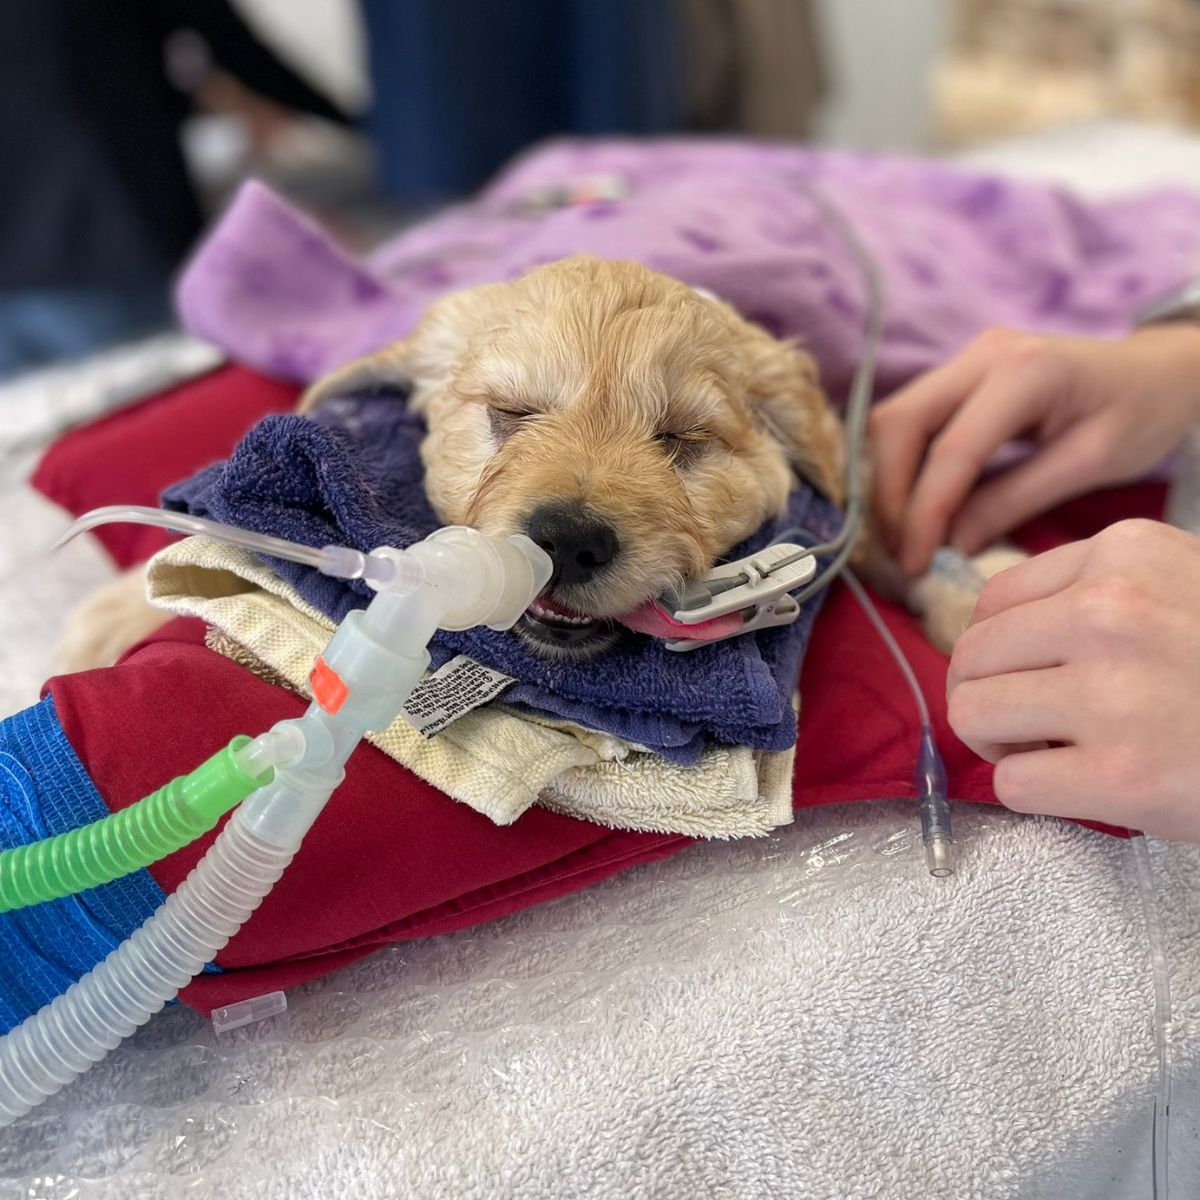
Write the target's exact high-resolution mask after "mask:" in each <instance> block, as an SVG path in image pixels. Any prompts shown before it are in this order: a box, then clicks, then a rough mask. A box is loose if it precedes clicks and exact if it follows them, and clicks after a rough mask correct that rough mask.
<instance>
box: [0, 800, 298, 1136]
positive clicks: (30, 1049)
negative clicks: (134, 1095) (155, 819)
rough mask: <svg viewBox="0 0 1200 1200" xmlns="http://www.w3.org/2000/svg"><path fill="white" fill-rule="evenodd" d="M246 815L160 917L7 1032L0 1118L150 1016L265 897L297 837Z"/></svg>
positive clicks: (38, 1097)
mask: <svg viewBox="0 0 1200 1200" xmlns="http://www.w3.org/2000/svg"><path fill="white" fill-rule="evenodd" d="M241 817H242V812H241V810H239V811H238V812H235V813H234V815H233V816H232V817H231V818H230V819H229V822H228V824H227V825H226V826H225V829H224V830H222V832H221V835H220V837H218V838H217V841H216V842H215V843H214V845H213V847H212V848H211V849H210V850H209V852H208V853H207V854H206V855H205V856H204V858H203V859H202V860H201V862H200V863H199V864H198V865H197V866H196V868H195V869H194V870H193V871H192V873H191V874H190V875H189V876H188V877H187V879H186V880H184V882H183V883H182V884H181V885H180V886H179V888H178V890H177V891H176V892H175V893H174V895H172V896H171V897H170V898H169V899H168V900H167V901H166V902H165V903H164V904H163V905H162V907H161V908H159V910H158V911H157V912H156V913H155V914H154V916H152V917H151V918H150V919H149V920H148V921H147V922H146V923H145V924H144V925H143V926H142V927H141V928H140V929H138V930H137V931H136V932H135V933H134V934H133V935H132V936H131V937H129V938H128V939H127V940H126V941H125V942H123V943H122V944H121V945H120V946H119V947H118V948H117V949H116V950H114V951H113V952H112V953H111V954H110V955H109V956H108V957H107V958H106V959H105V960H104V961H103V962H102V963H100V965H99V966H97V967H95V968H94V969H93V970H91V971H90V972H88V974H87V975H85V976H84V977H83V978H82V979H80V980H79V981H78V982H76V983H74V984H72V985H71V987H70V988H68V989H67V991H65V992H64V993H63V994H62V995H61V996H59V997H57V998H56V999H55V1000H54V1001H53V1002H52V1003H50V1004H49V1005H47V1006H46V1007H45V1008H43V1009H42V1010H41V1011H40V1012H38V1013H35V1014H34V1015H33V1016H31V1017H29V1018H28V1019H26V1020H25V1021H23V1022H22V1023H21V1024H20V1025H18V1026H17V1028H16V1029H14V1030H13V1031H12V1032H11V1033H9V1034H8V1036H7V1037H5V1038H4V1039H3V1040H2V1041H0V1124H2V1125H8V1124H10V1123H11V1122H12V1121H14V1120H15V1119H16V1118H17V1117H20V1116H22V1115H24V1114H25V1113H27V1112H29V1110H30V1109H32V1108H33V1107H34V1106H35V1105H38V1104H40V1103H41V1102H42V1101H43V1100H45V1099H46V1097H48V1096H51V1095H53V1094H54V1093H55V1092H57V1091H58V1090H59V1089H60V1088H62V1087H65V1086H66V1085H67V1084H68V1083H70V1082H71V1081H72V1080H74V1079H76V1078H77V1077H78V1076H79V1075H81V1074H82V1073H83V1072H84V1071H86V1070H87V1069H88V1067H90V1066H92V1065H93V1064H94V1063H97V1062H99V1061H100V1059H102V1058H103V1057H104V1056H105V1055H106V1054H107V1053H108V1052H109V1051H110V1050H112V1049H114V1048H115V1047H116V1046H117V1045H118V1043H120V1042H121V1041H122V1039H124V1038H126V1037H128V1036H129V1035H130V1034H131V1033H133V1032H134V1030H136V1029H137V1028H138V1027H139V1026H140V1025H143V1024H145V1022H146V1021H148V1020H149V1019H150V1017H151V1016H152V1015H153V1014H154V1013H156V1012H157V1011H158V1010H159V1009H160V1008H162V1006H163V1005H164V1004H165V1003H166V1002H167V1001H168V1000H169V999H171V997H172V996H174V995H175V994H176V992H178V991H179V989H180V988H182V987H183V986H184V985H185V984H187V983H189V982H190V981H191V980H192V978H193V977H194V976H196V975H197V974H198V973H199V972H200V971H201V970H203V968H204V964H205V963H207V962H210V961H211V960H212V958H213V957H214V956H215V955H216V953H217V952H218V951H219V950H220V949H221V948H222V947H223V946H224V945H225V943H226V942H228V941H229V939H230V938H231V937H233V935H234V934H235V933H237V931H238V930H239V929H240V928H241V927H242V925H243V924H244V923H245V922H246V920H247V918H249V916H250V914H251V913H252V912H253V911H254V910H255V909H256V908H257V907H258V906H259V904H260V903H261V902H262V899H263V897H264V896H265V895H266V894H267V892H269V891H270V890H271V887H272V885H273V884H274V883H275V881H276V880H277V879H278V878H279V877H280V875H282V874H283V872H284V869H285V868H286V867H287V865H288V863H290V862H291V860H292V856H293V855H294V854H295V852H296V846H295V845H288V846H280V845H272V844H270V843H269V842H267V841H264V840H263V839H261V838H259V837H256V836H255V835H254V834H252V833H251V832H249V831H248V830H247V829H246V828H245V824H244V822H243V821H242V820H241ZM297 845H298V842H297Z"/></svg>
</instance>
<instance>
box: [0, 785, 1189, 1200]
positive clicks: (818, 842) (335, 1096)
mask: <svg viewBox="0 0 1200 1200" xmlns="http://www.w3.org/2000/svg"><path fill="white" fill-rule="evenodd" d="M957 817H958V823H959V829H960V847H961V853H962V867H961V872H960V875H959V877H957V878H956V879H954V880H952V881H945V882H939V881H933V880H930V878H929V876H928V875H927V874H926V872H925V869H924V865H923V862H922V857H921V846H920V837H919V829H918V825H917V823H916V820H915V813H914V810H913V806H912V805H910V804H905V803H898V802H897V803H881V804H877V805H860V806H855V807H853V808H848V809H847V808H842V809H833V810H825V811H818V812H810V813H805V814H801V816H800V818H799V821H798V824H797V826H795V827H793V828H790V829H788V830H784V831H781V832H780V833H779V834H778V835H776V836H772V837H770V838H766V839H761V840H755V841H743V842H735V843H721V844H713V845H705V846H699V847H695V848H693V849H691V850H689V851H687V852H684V853H682V854H680V855H678V856H676V857H675V858H673V859H670V860H667V861H665V862H663V863H659V864H655V865H653V866H649V867H643V868H637V869H635V870H632V871H629V872H626V873H625V874H623V875H620V876H618V877H616V878H614V879H613V880H611V881H609V882H607V883H605V884H603V885H601V886H598V887H595V888H591V889H589V890H587V891H584V892H581V893H578V894H576V895H574V896H571V897H567V898H565V899H563V900H561V901H558V902H555V903H553V904H549V905H545V906H542V907H539V908H535V909H531V910H529V911H527V912H524V913H521V914H518V915H517V916H515V917H512V918H509V919H506V920H504V921H499V922H495V923H492V924H490V925H487V926H483V927H479V928H477V929H475V930H471V931H468V932H466V933H464V934H457V935H451V936H447V937H441V938H432V939H427V940H423V941H420V942H413V943H402V944H399V945H396V946H394V947H391V948H389V949H387V950H385V951H382V952H380V953H378V954H376V955H374V956H373V957H371V958H369V959H365V960H363V961H362V962H360V963H358V964H355V965H354V966H352V967H350V968H348V969H346V970H345V971H342V972H340V973H339V974H338V975H335V976H331V977H329V978H327V979H325V980H322V981H320V982H318V983H317V984H314V985H312V986H309V987H305V988H301V989H297V990H296V991H295V992H293V993H291V994H290V996H289V1003H288V1010H287V1012H286V1013H284V1014H281V1015H279V1016H276V1017H274V1018H271V1019H268V1020H265V1021H262V1022H257V1023H254V1024H250V1025H246V1026H244V1027H242V1028H240V1029H236V1030H233V1031H230V1032H226V1033H222V1034H220V1035H219V1036H218V1035H217V1034H216V1033H214V1030H213V1027H212V1025H211V1023H210V1022H209V1021H207V1020H205V1019H203V1018H202V1017H200V1016H199V1015H197V1014H194V1013H192V1012H190V1011H189V1010H187V1009H184V1008H175V1009H172V1010H169V1011H166V1012H164V1013H161V1014H159V1015H158V1016H157V1017H155V1018H154V1019H153V1020H152V1021H151V1022H150V1023H149V1024H148V1025H147V1026H146V1027H145V1028H144V1029H142V1030H141V1031H140V1032H139V1033H138V1034H137V1035H135V1037H134V1038H133V1039H131V1042H130V1043H129V1044H127V1045H126V1046H124V1047H122V1048H121V1049H119V1050H117V1051H116V1052H114V1053H113V1054H112V1055H111V1056H110V1057H109V1058H108V1059H106V1060H105V1061H104V1062H102V1063H101V1064H99V1065H98V1066H97V1067H96V1068H95V1069H94V1070H93V1071H91V1072H89V1074H88V1075H86V1076H84V1077H83V1078H82V1079H81V1080H79V1081H78V1082H77V1083H76V1084H75V1085H73V1086H72V1087H71V1088H69V1089H67V1090H65V1091H64V1092H62V1093H61V1094H60V1095H58V1096H57V1097H54V1098H52V1099H51V1100H50V1101H49V1102H48V1103H47V1105H46V1106H45V1107H43V1108H42V1109H39V1110H38V1111H37V1112H35V1113H33V1114H31V1115H30V1116H29V1117H27V1118H24V1119H23V1120H22V1121H21V1122H20V1123H19V1124H18V1125H16V1126H14V1127H13V1128H11V1129H9V1130H6V1131H4V1132H3V1133H2V1134H0V1200H8V1198H9V1197H12V1198H14V1200H15V1198H16V1197H21V1198H22V1200H40V1198H41V1197H45V1198H47V1200H66V1198H67V1197H72V1198H79V1200H118V1198H120V1200H126V1198H128V1197H146V1198H148V1200H150V1198H152V1200H170V1198H174V1197H184V1196H188V1197H191V1196H196V1195H221V1196H223V1197H228V1198H230V1200H242V1198H243V1197H245V1198H246V1200H249V1197H252V1196H253V1197H256V1198H258V1200H262V1198H263V1197H268V1198H270V1197H276V1196H278V1197H280V1198H283V1197H288V1198H289V1200H298V1198H302V1197H307V1196H314V1197H315V1196H330V1195H351V1194H353V1195H355V1196H356V1197H360V1196H361V1197H375V1196H378V1197H381V1198H382V1197H389V1196H405V1195H420V1196H423V1197H424V1196H442V1195H445V1196H468V1195H469V1196H480V1197H484V1196H487V1197H505V1196H513V1197H516V1196H520V1197H522V1200H525V1198H527V1197H542V1196H545V1197H547V1198H549V1197H551V1196H553V1197H555V1200H559V1198H560V1197H572V1196H584V1195H589V1196H590V1195H597V1196H600V1195H612V1194H616V1193H617V1190H618V1189H619V1188H620V1178H621V1177H622V1175H623V1173H628V1172H629V1171H631V1170H636V1169H637V1163H638V1162H640V1161H641V1160H642V1158H643V1157H644V1156H647V1155H653V1154H654V1153H659V1152H661V1151H662V1150H663V1147H664V1145H665V1146H666V1147H667V1148H668V1150H669V1151H670V1152H669V1153H668V1155H667V1157H666V1158H665V1160H663V1161H661V1162H656V1166H655V1172H656V1174H655V1176H654V1178H655V1180H656V1184H655V1186H656V1187H657V1189H658V1190H654V1188H649V1187H647V1188H644V1189H643V1190H637V1189H636V1188H631V1189H630V1190H629V1191H628V1193H627V1194H630V1195H639V1196H640V1195H646V1196H650V1195H655V1196H671V1197H675V1196H680V1197H683V1196H688V1197H691V1196H695V1195H707V1194H712V1195H731V1196H734V1195H765V1194H786V1195H797V1196H803V1195H813V1196H816V1195H827V1194H837V1195H839V1196H845V1197H848V1198H851V1197H857V1196H860V1195H861V1196H864V1197H865V1196H877V1195H887V1194H895V1195H909V1194H918V1193H916V1192H911V1191H897V1192H893V1193H888V1192H886V1190H885V1191H878V1190H872V1189H874V1188H875V1187H876V1185H877V1183H878V1178H877V1176H875V1175H874V1174H873V1173H874V1172H877V1171H880V1170H891V1171H897V1170H900V1169H901V1168H900V1167H899V1166H898V1165H897V1164H899V1163H900V1161H901V1159H900V1158H896V1157H895V1156H896V1155H897V1153H899V1150H898V1148H899V1147H901V1146H906V1145H915V1146H921V1145H924V1146H926V1147H927V1148H928V1147H929V1146H934V1147H936V1156H940V1158H938V1159H937V1160H936V1161H935V1160H934V1159H931V1161H930V1165H929V1167H928V1170H929V1175H928V1179H927V1180H926V1186H925V1188H924V1189H923V1191H922V1192H921V1193H920V1194H923V1195H925V1196H928V1197H941V1196H946V1197H955V1200H958V1198H959V1197H962V1196H974V1195H981V1196H982V1195H986V1196H988V1197H989V1200H991V1198H993V1197H1005V1196H1020V1197H1022V1200H1024V1198H1025V1197H1031V1196H1035V1195H1043V1194H1045V1195H1067V1194H1087V1195H1089V1197H1092V1198H1093V1200H1100V1198H1102V1197H1108V1196H1113V1197H1116V1196H1125V1195H1137V1194H1149V1193H1148V1191H1147V1192H1145V1193H1142V1192H1138V1191H1129V1192H1125V1191H1106V1190H1103V1189H1102V1188H1100V1187H1099V1186H1097V1187H1095V1188H1092V1189H1091V1190H1086V1191H1081V1192H1078V1193H1072V1192H1071V1191H1070V1190H1069V1189H1068V1188H1065V1186H1064V1184H1063V1177H1062V1176H1061V1175H1056V1174H1055V1173H1054V1171H1052V1170H1050V1169H1049V1166H1051V1165H1053V1164H1052V1163H1050V1164H1048V1158H1047V1156H1048V1155H1050V1156H1051V1157H1053V1156H1054V1155H1059V1154H1061V1156H1062V1159H1063V1163H1064V1164H1072V1165H1069V1166H1068V1165H1064V1166H1062V1170H1063V1171H1067V1170H1069V1171H1071V1172H1076V1171H1079V1170H1091V1169H1093V1168H1096V1164H1097V1162H1098V1161H1099V1160H1101V1159H1103V1164H1102V1165H1103V1169H1104V1171H1106V1172H1107V1174H1106V1175H1105V1179H1108V1178H1109V1177H1110V1176H1111V1177H1112V1178H1114V1179H1115V1178H1116V1177H1117V1176H1116V1175H1115V1174H1114V1171H1116V1170H1118V1168H1119V1165H1120V1162H1121V1160H1120V1159H1119V1158H1118V1159H1113V1160H1112V1161H1113V1162H1116V1163H1117V1164H1118V1167H1114V1168H1112V1169H1110V1167H1109V1159H1110V1158H1111V1156H1112V1155H1114V1154H1120V1153H1121V1151H1122V1150H1124V1152H1125V1156H1126V1160H1125V1161H1126V1165H1127V1167H1128V1170H1129V1172H1130V1173H1131V1175H1130V1179H1131V1180H1132V1181H1133V1182H1137V1181H1139V1180H1141V1178H1142V1174H1143V1173H1144V1167H1145V1165H1146V1164H1145V1163H1143V1162H1141V1161H1140V1160H1139V1159H1138V1147H1140V1146H1141V1145H1142V1144H1143V1143H1146V1142H1147V1141H1148V1138H1147V1129H1148V1126H1147V1125H1146V1122H1145V1120H1144V1119H1143V1118H1146V1117H1147V1116H1148V1112H1149V1110H1148V1108H1147V1107H1146V1104H1145V1099H1146V1095H1147V1094H1148V1093H1149V1092H1152V1091H1153V1086H1154V1074H1155V1067H1154V1059H1155V1046H1154V1039H1153V1036H1152V1031H1151V1029H1150V1024H1151V1021H1150V1017H1151V1013H1152V1007H1153V989H1152V987H1151V986H1150V983H1149V968H1148V964H1147V962H1146V954H1145V945H1146V940H1145V928H1144V923H1143V921H1142V919H1141V916H1140V914H1141V911H1142V910H1141V899H1140V896H1139V893H1138V886H1137V879H1136V870H1135V868H1134V863H1133V859H1132V853H1131V850H1130V845H1129V843H1126V842H1123V841H1120V840H1117V839H1113V838H1108V837H1105V836H1103V835H1099V834H1093V833H1089V832H1087V831H1085V830H1081V829H1079V828H1077V827H1073V826H1068V825H1065V824H1062V823H1059V822H1053V821H1037V820H1029V819H1022V818H1017V817H1014V816H1012V815H1010V814H1006V813H1003V812H1000V811H994V810H983V809H979V808H976V807H968V806H960V807H959V809H958V813H957ZM1050 913H1056V914H1059V916H1058V918H1057V919H1055V920H1053V921H1051V920H1049V919H1048V914H1050ZM1072 914H1074V916H1072ZM1081 922H1082V924H1081ZM1081 928H1086V929H1087V930H1088V935H1087V936H1086V937H1084V936H1080V933H1079V931H1080V929H1081ZM1173 929H1175V927H1174V926H1171V927H1170V929H1169V930H1168V934H1169V936H1174V937H1175V938H1176V941H1175V943H1173V957H1175V956H1178V955H1189V956H1191V957H1192V958H1195V957H1196V949H1197V947H1196V944H1195V938H1194V937H1191V940H1188V938H1189V937H1190V934H1188V932H1187V931H1186V930H1184V931H1182V932H1180V931H1178V930H1175V933H1174V934H1172V933H1171V930H1173ZM1179 938H1183V939H1184V940H1183V941H1179ZM1192 974H1197V972H1194V971H1193V972H1192ZM1056 997H1057V1000H1058V1003H1057V1005H1056V1004H1055V1003H1054V1000H1055V998H1056ZM1176 999H1177V1001H1178V1000H1179V997H1177V998H1176ZM1187 1012H1188V1010H1187V1007H1186V1004H1185V1005H1184V1019H1183V1021H1182V1022H1181V1023H1177V1026H1176V1030H1175V1033H1176V1036H1179V1037H1185V1036H1186V1027H1187ZM1100 1013H1105V1014H1106V1016H1105V1018H1104V1019H1105V1020H1106V1021H1108V1022H1109V1024H1108V1025H1106V1026H1105V1028H1104V1030H1102V1029H1100V1028H1099V1027H1098V1024H1097V1022H1098V1021H1099V1020H1100V1017H1099V1015H1098V1014H1100ZM1192 1013H1193V1017H1195V1016H1196V1014H1195V1010H1194V1008H1193V1010H1192ZM1105 1030H1107V1034H1108V1035H1111V1037H1109V1036H1107V1035H1106V1034H1105ZM1018 1033H1019V1034H1020V1038H1019V1039H1017V1034H1018ZM1011 1039H1016V1040H1017V1043H1018V1044H1016V1045H1013V1044H1011ZM1113 1039H1115V1041H1114V1040H1113ZM1021 1041H1024V1042H1025V1043H1027V1046H1024V1047H1023V1046H1021V1045H1020V1044H1019V1043H1020V1042H1021ZM1064 1053H1065V1057H1061V1058H1060V1057H1056V1055H1061V1054H1064ZM1184 1057H1186V1055H1185V1056H1184ZM868 1064H869V1067H868ZM948 1073H949V1074H950V1075H952V1076H953V1077H954V1079H955V1080H957V1083H956V1085H955V1086H957V1087H958V1088H959V1089H960V1090H959V1092H958V1093H957V1094H954V1093H953V1092H950V1091H948V1090H947V1089H949V1088H950V1084H949V1083H947V1082H945V1080H946V1077H947V1074H948ZM939 1080H940V1081H942V1082H941V1083H939V1082H938V1081H939ZM939 1088H940V1089H942V1090H939ZM943 1092H945V1094H943ZM1006 1095H1008V1096H1011V1097H1012V1098H1013V1100H1014V1102H1016V1103H1018V1104H1019V1105H1020V1110H1021V1112H1022V1119H1021V1120H1020V1121H1017V1122H1014V1121H1013V1120H1012V1118H1011V1116H1010V1115H1009V1114H1008V1112H1007V1111H1006V1110H1005V1108H1004V1104H1005V1102H1004V1101H1003V1100H1002V1099H1001V1097H1003V1096H1006ZM947 1096H948V1097H949V1098H950V1100H951V1102H952V1103H953V1105H954V1106H955V1108H954V1116H953V1119H952V1120H950V1121H949V1123H947V1113H946V1110H945V1109H944V1107H943V1105H944V1104H945V1103H946V1099H947ZM714 1097H716V1098H717V1102H719V1106H718V1108H717V1109H716V1110H714V1109H712V1107H711V1105H712V1104H713V1103H714ZM847 1097H856V1098H857V1100H856V1102H855V1103H854V1104H853V1105H852V1106H851V1107H849V1108H847V1107H845V1105H846V1103H847ZM960 1105H961V1106H964V1107H963V1108H962V1109H961V1110H960V1108H959V1106H960ZM989 1105H990V1106H993V1107H994V1108H995V1112H994V1114H991V1115H990V1116H989V1115H988V1113H987V1109H988V1107H989ZM721 1106H723V1107H721ZM893 1106H894V1107H893ZM976 1106H978V1111H976ZM722 1128H723V1129H724V1132H725V1134H726V1135H727V1136H726V1137H724V1138H722V1137H721V1136H720V1134H721V1131H722ZM1114 1129H1118V1130H1119V1131H1123V1132H1118V1133H1114ZM881 1130H882V1131H891V1136H892V1137H894V1139H895V1140H894V1141H891V1140H889V1138H888V1137H887V1136H883V1134H881ZM658 1139H665V1141H661V1140H658ZM839 1140H840V1141H841V1142H843V1143H844V1144H845V1145H855V1144H857V1145H858V1147H859V1154H860V1156H861V1157H860V1160H859V1161H854V1160H853V1159H851V1158H847V1157H846V1156H845V1154H844V1153H843V1152H842V1151H841V1150H839V1149H838V1143H839ZM655 1147H657V1151H656V1150H655ZM826 1149H828V1152H829V1153H830V1154H834V1153H836V1155H837V1157H832V1158H829V1159H828V1160H826V1159H824V1158H823V1157H822V1155H823V1153H825V1151H826ZM1081 1163H1082V1164H1083V1165H1082V1166H1080V1165H1079V1164H1081ZM735 1164H736V1169H737V1171H738V1172H739V1173H743V1174H744V1173H745V1172H746V1171H751V1170H759V1169H761V1171H762V1172H763V1174H762V1175H761V1177H760V1178H759V1179H758V1182H757V1183H754V1181H753V1178H752V1177H751V1178H750V1179H749V1180H743V1184H742V1190H740V1191H739V1190H737V1188H732V1190H726V1191H724V1192H722V1191H720V1190H719V1188H718V1187H717V1185H718V1184H719V1183H720V1181H721V1180H722V1179H726V1180H727V1179H728V1173H729V1172H730V1171H732V1170H734V1169H735ZM755 1164H758V1166H755ZM889 1164H890V1165H889ZM1097 1169H1098V1168H1097ZM1027 1171H1028V1172H1029V1174H1025V1172H1027ZM1069 1178H1070V1180H1071V1181H1072V1182H1077V1178H1076V1176H1075V1175H1074V1174H1071V1175H1070V1176H1069ZM1039 1179H1040V1180H1042V1181H1043V1182H1044V1183H1045V1185H1046V1187H1047V1188H1050V1186H1051V1185H1053V1186H1054V1187H1058V1188H1059V1190H1058V1191H1057V1192H1055V1191H1052V1190H1047V1191H1045V1192H1043V1191H1040V1190H1037V1187H1035V1186H1034V1185H1035V1184H1036V1182H1037V1181H1038V1180H1039ZM1127 1182H1128V1181H1127ZM759 1184H761V1187H762V1190H755V1187H756V1186H758V1185H759ZM818 1184H820V1185H821V1186H825V1185H828V1186H829V1187H830V1188H832V1189H833V1190H832V1191H822V1190H821V1187H820V1186H817V1185H818ZM968 1185H970V1186H968ZM1038 1186H1041V1185H1038ZM1089 1186H1090V1185H1089ZM772 1188H783V1189H784V1190H783V1191H778V1192H775V1191H772V1190H770V1189H772ZM689 1189H691V1190H689Z"/></svg>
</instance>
